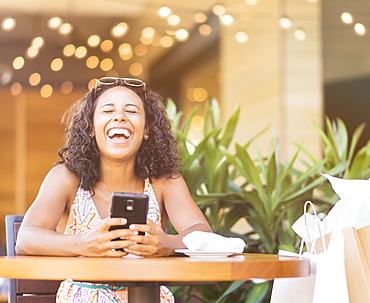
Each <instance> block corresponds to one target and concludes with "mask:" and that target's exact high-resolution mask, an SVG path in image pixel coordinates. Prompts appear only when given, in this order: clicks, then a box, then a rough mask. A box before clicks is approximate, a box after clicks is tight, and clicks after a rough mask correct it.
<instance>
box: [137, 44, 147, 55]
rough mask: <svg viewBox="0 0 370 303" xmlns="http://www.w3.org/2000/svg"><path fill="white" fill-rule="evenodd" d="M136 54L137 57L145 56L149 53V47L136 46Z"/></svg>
mask: <svg viewBox="0 0 370 303" xmlns="http://www.w3.org/2000/svg"><path fill="white" fill-rule="evenodd" d="M134 52H135V55H136V56H139V57H142V56H145V55H146V54H147V53H148V47H147V46H146V45H144V44H138V45H136V46H135V48H134Z"/></svg>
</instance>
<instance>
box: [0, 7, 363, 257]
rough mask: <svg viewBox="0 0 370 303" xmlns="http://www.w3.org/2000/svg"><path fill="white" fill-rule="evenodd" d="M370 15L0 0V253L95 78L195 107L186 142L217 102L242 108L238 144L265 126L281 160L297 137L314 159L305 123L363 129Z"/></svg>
mask: <svg viewBox="0 0 370 303" xmlns="http://www.w3.org/2000/svg"><path fill="white" fill-rule="evenodd" d="M369 16H370V3H369V2H368V1H366V0H351V1H346V0H201V1H200V0H186V1H180V0H172V1H170V0H131V1H128V0H58V1H54V0H53V1H51V0H32V1H29V0H11V1H10V0H0V23H1V29H0V140H1V141H0V142H1V143H0V150H1V153H0V155H1V156H0V168H1V169H0V180H1V182H0V253H1V254H5V249H4V223H3V222H4V216H5V215H6V214H24V212H25V211H26V209H27V208H28V206H29V205H30V204H31V203H32V201H33V200H34V198H35V197H36V195H37V191H38V188H39V186H40V184H41V182H42V180H43V178H44V176H45V174H46V173H47V172H48V170H49V169H50V168H51V167H52V166H53V163H54V162H55V161H56V160H57V150H58V149H59V148H60V147H62V145H63V136H62V134H63V125H61V124H60V121H61V117H62V115H63V113H64V111H65V110H66V109H67V108H68V107H69V106H70V105H71V104H72V103H73V102H74V101H76V100H77V99H79V98H80V97H82V96H83V95H84V94H85V93H86V92H87V90H88V88H89V87H91V85H93V83H94V81H95V79H96V78H99V77H103V76H120V77H136V78H140V79H142V80H144V81H146V82H147V83H148V85H149V86H150V87H152V88H153V89H155V90H157V91H159V92H160V93H161V94H162V95H163V96H164V97H165V98H171V99H173V100H174V102H175V103H176V104H177V107H178V109H179V110H182V111H184V112H185V113H187V112H189V111H190V110H191V109H193V108H194V106H198V107H199V109H200V110H199V112H198V116H196V117H194V119H193V129H192V133H193V136H194V140H196V139H197V134H198V133H199V132H201V130H202V123H203V120H202V119H203V118H202V109H203V107H204V103H205V102H206V100H208V99H209V98H216V99H217V100H218V102H219V104H220V107H221V110H222V115H223V117H222V118H223V120H224V121H226V120H227V119H228V118H229V116H230V115H231V114H232V113H233V112H234V110H235V108H236V106H237V105H239V106H240V107H241V117H240V120H239V124H238V128H237V133H236V137H235V141H237V142H240V143H245V142H247V141H248V140H249V139H250V138H252V137H253V136H255V135H256V134H257V133H258V132H259V131H261V130H262V129H264V128H265V127H266V126H268V125H270V126H271V129H275V130H276V131H277V132H278V134H279V137H280V140H281V147H282V149H281V152H282V155H283V156H284V155H286V156H289V155H290V146H291V144H292V142H294V141H295V142H299V143H301V144H303V145H305V146H307V147H309V148H310V151H312V152H313V153H316V155H319V154H320V146H319V138H318V133H317V131H316V129H315V127H314V125H313V122H315V123H317V124H319V125H322V124H323V119H324V117H325V116H329V117H331V118H335V117H340V118H341V119H343V120H344V122H345V123H346V125H347V126H348V129H349V132H350V133H351V132H352V131H353V130H354V128H355V127H356V126H357V125H359V124H360V123H362V122H366V123H368V122H369V107H370V105H369V94H370V78H369V77H370V52H369V50H370V33H368V32H367V31H368V28H369V27H370V17H369ZM368 138H369V129H368V128H366V129H365V136H363V138H362V139H363V142H366V141H367V140H368ZM268 142H269V137H267V138H266V139H263V138H261V146H260V148H261V150H263V149H264V146H267V144H268ZM40 215H45V216H47V215H48V214H40Z"/></svg>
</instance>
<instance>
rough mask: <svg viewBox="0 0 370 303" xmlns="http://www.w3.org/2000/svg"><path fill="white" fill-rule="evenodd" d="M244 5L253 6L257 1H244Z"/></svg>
mask: <svg viewBox="0 0 370 303" xmlns="http://www.w3.org/2000/svg"><path fill="white" fill-rule="evenodd" d="M245 3H247V4H249V5H255V4H257V0H245Z"/></svg>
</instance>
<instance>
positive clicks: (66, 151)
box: [57, 78, 179, 190]
mask: <svg viewBox="0 0 370 303" xmlns="http://www.w3.org/2000/svg"><path fill="white" fill-rule="evenodd" d="M118 85H120V86H125V87H127V88H129V89H131V90H133V91H134V92H135V93H136V94H137V95H138V96H139V97H140V99H141V100H142V101H143V105H144V109H145V117H146V118H145V119H146V126H147V128H148V129H149V134H150V135H149V138H148V140H143V143H142V144H141V147H140V149H139V151H138V153H137V155H136V164H135V172H136V174H137V176H138V177H139V178H140V179H141V180H145V179H147V178H149V179H150V180H152V178H153V177H154V178H159V177H162V176H166V177H167V178H170V177H173V176H175V175H176V174H177V173H178V164H179V152H178V149H177V140H176V138H175V136H174V134H173V132H172V124H171V121H170V119H169V118H168V116H167V113H166V110H165V104H164V100H163V98H162V97H161V96H160V95H159V94H158V93H156V92H155V91H153V90H152V89H144V88H143V87H134V86H130V85H127V84H126V83H125V82H124V81H123V80H121V79H120V78H118V79H117V80H116V81H115V83H114V84H110V85H98V86H96V87H93V88H91V89H90V90H89V92H88V93H87V94H86V96H84V97H83V98H81V99H80V100H78V101H77V102H76V103H74V104H73V105H72V106H71V108H70V109H69V110H68V111H67V112H66V114H65V115H64V117H63V120H64V123H65V124H66V129H65V132H66V146H65V147H63V148H61V149H60V150H59V151H58V155H59V157H60V161H58V162H57V164H60V163H64V164H65V165H66V166H67V168H68V169H69V170H71V171H72V172H73V173H75V174H76V176H77V177H78V178H79V179H80V180H81V185H80V186H81V187H82V188H83V189H84V190H93V188H94V186H95V185H96V183H97V182H98V181H99V180H100V159H99V158H100V157H99V150H98V146H97V144H96V141H95V138H94V137H92V136H91V133H92V131H93V127H94V126H93V117H94V111H95V107H96V104H97V99H98V98H99V96H100V95H101V94H103V93H104V92H105V91H107V90H108V89H111V88H113V87H115V86H118Z"/></svg>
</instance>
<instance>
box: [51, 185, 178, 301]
mask: <svg viewBox="0 0 370 303" xmlns="http://www.w3.org/2000/svg"><path fill="white" fill-rule="evenodd" d="M144 194H147V195H148V196H149V207H148V217H147V218H148V219H150V220H152V221H153V222H154V223H155V224H158V225H161V212H160V209H159V204H158V201H157V198H156V196H155V194H154V191H153V188H152V186H151V184H150V182H149V181H148V180H145V187H144ZM100 220H101V218H100V216H99V213H98V210H97V209H96V207H95V204H94V201H93V199H92V197H91V195H90V193H89V192H88V191H85V190H83V189H81V188H79V189H78V190H77V194H76V197H75V200H74V201H73V203H72V206H71V209H70V213H69V217H68V222H67V226H66V229H65V231H64V234H83V233H86V232H87V231H89V230H90V229H91V228H92V227H93V226H94V225H95V224H96V223H97V222H99V221H100ZM128 256H129V255H128ZM143 274H145V273H143ZM160 296H161V303H174V302H175V300H174V297H173V295H172V293H171V292H170V290H169V289H168V288H167V287H165V286H161V291H160ZM127 298H128V292H127V288H125V287H120V286H117V287H115V286H111V285H106V284H97V283H87V282H75V281H72V280H71V279H68V280H65V281H63V282H62V283H61V284H60V287H59V290H58V293H57V299H56V303H127V300H128V299H127ZM143 303H144V302H143Z"/></svg>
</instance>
